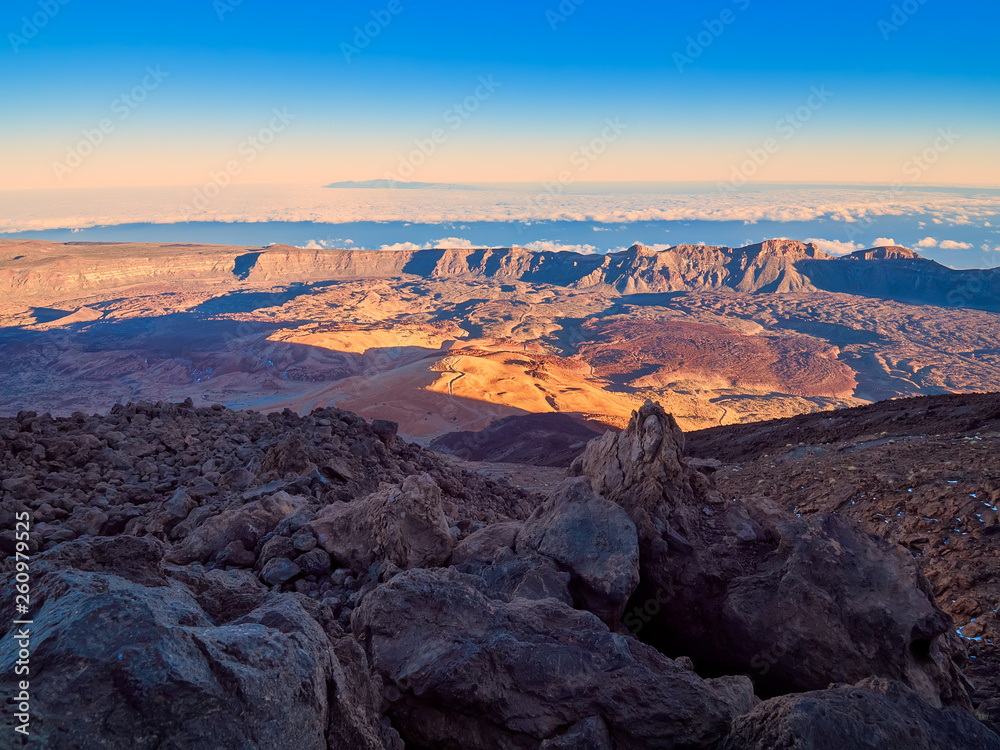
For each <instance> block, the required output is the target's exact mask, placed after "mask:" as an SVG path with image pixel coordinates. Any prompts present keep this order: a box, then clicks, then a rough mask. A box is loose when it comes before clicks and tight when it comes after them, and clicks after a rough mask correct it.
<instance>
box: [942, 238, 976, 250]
mask: <svg viewBox="0 0 1000 750" xmlns="http://www.w3.org/2000/svg"><path fill="white" fill-rule="evenodd" d="M940 248H941V249H942V250H969V249H971V248H972V243H971V242H955V241H954V240H945V241H944V242H942V243H941V245H940Z"/></svg>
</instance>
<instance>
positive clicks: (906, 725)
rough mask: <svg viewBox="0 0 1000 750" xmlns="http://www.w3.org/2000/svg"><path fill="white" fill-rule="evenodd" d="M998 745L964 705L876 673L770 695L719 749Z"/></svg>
mask: <svg viewBox="0 0 1000 750" xmlns="http://www.w3.org/2000/svg"><path fill="white" fill-rule="evenodd" d="M890 747H892V748H908V750H938V748H979V749H980V750H998V749H1000V737H997V735H995V734H994V733H993V732H991V731H989V730H988V729H986V727H984V726H983V725H982V724H980V723H979V722H978V721H976V720H975V719H974V718H973V717H972V715H971V714H970V713H968V712H966V711H962V710H961V709H958V708H954V707H947V708H939V709H938V708H932V707H931V706H928V705H927V704H926V703H925V702H924V701H922V700H921V699H920V698H919V696H917V694H916V693H915V692H914V691H913V690H910V689H909V688H908V687H906V686H905V685H903V684H902V683H900V682H895V681H893V680H886V679H881V678H871V679H868V680H864V681H862V682H860V683H858V684H857V685H837V686H834V687H831V688H830V689H828V690H818V691H814V692H809V693H800V694H798V695H786V696H782V697H780V698H772V699H771V700H769V701H765V702H764V703H762V704H760V705H759V706H757V707H756V708H755V709H754V710H752V711H750V712H749V713H747V714H745V715H743V716H741V717H739V718H738V719H736V721H735V722H734V723H733V733H732V735H730V737H729V738H728V739H727V740H726V741H725V742H724V743H723V745H722V748H723V750H776V749H777V748H781V750H844V748H852V750H854V749H855V748H856V749H857V750H882V748H890Z"/></svg>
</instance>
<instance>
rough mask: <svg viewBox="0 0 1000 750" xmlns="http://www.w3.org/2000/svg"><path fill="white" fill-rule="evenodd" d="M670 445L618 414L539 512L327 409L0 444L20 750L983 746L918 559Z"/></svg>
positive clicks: (518, 491) (648, 426)
mask: <svg viewBox="0 0 1000 750" xmlns="http://www.w3.org/2000/svg"><path fill="white" fill-rule="evenodd" d="M536 438H537V436H536ZM684 443H685V437H684V435H683V433H682V432H681V431H680V429H679V428H678V426H677V423H676V421H675V420H674V419H673V418H672V417H671V416H669V415H668V414H666V413H665V412H664V411H663V409H662V408H660V407H659V406H657V405H654V404H647V405H645V406H643V407H641V408H640V409H639V410H638V411H637V413H635V414H633V415H631V418H630V420H629V422H628V424H627V427H626V429H625V430H624V431H622V432H608V433H606V434H605V435H603V436H601V437H597V438H594V439H593V440H591V441H590V442H589V443H587V444H586V446H585V447H583V450H582V453H581V454H580V455H579V456H578V457H577V458H576V459H575V460H574V461H573V464H572V466H571V468H570V470H569V472H568V474H569V475H570V476H568V478H567V479H566V480H565V481H563V482H561V483H559V484H558V485H557V486H555V487H554V488H552V489H551V490H550V491H547V492H544V493H543V492H538V491H534V490H526V489H522V488H519V487H517V486H515V485H514V484H512V483H510V482H504V481H502V480H494V479H489V478H486V477H485V476H483V475H482V474H480V473H477V472H474V471H470V470H469V469H468V468H466V466H465V465H463V464H462V463H461V462H459V461H457V460H455V459H450V458H446V457H443V456H441V455H440V454H435V453H432V452H430V451H428V450H426V449H424V448H421V447H419V446H417V445H414V444H412V443H407V442H405V441H404V440H403V439H401V438H400V437H399V436H398V435H397V433H396V425H395V424H393V423H390V422H385V421H374V422H371V423H368V422H366V421H364V420H362V419H360V418H358V417H356V416H354V415H353V414H350V413H347V412H344V411H340V410H338V409H336V408H330V407H327V408H322V409H318V410H315V411H313V412H311V413H310V414H309V415H307V416H304V417H303V416H298V415H296V414H295V413H293V412H291V411H287V410H286V411H283V412H275V413H271V414H268V415H264V414H260V413H256V412H237V411H231V410H228V409H226V408H225V407H223V406H221V405H216V406H212V407H202V408H198V407H196V406H195V405H194V404H193V402H191V401H187V402H185V403H163V402H157V403H150V402H140V403H132V404H128V405H126V406H121V405H116V406H115V407H114V408H113V409H112V410H111V411H110V413H108V414H105V415H102V416H87V415H85V414H83V413H77V414H73V415H70V416H68V417H62V418H53V417H51V416H49V415H47V414H43V415H38V414H36V413H33V412H22V413H20V414H18V415H17V416H16V417H12V418H7V419H2V420H0V488H2V496H0V516H2V521H3V523H2V524H0V526H3V528H4V529H6V531H4V532H3V534H2V535H0V544H2V545H3V552H4V553H5V554H6V555H8V557H7V559H6V560H5V561H4V562H3V564H2V568H0V570H2V574H0V586H2V588H0V608H2V610H3V611H4V612H12V611H14V609H13V607H14V601H15V596H16V589H15V581H16V580H17V579H16V563H15V560H14V559H13V557H11V556H10V555H11V553H12V552H15V551H16V548H17V547H16V545H17V541H18V540H17V537H16V535H15V533H14V528H15V526H14V523H15V519H16V518H17V516H18V514H23V513H28V514H30V516H31V517H32V519H33V521H32V522H33V527H32V532H31V535H30V541H29V543H28V547H29V552H30V556H31V560H30V579H31V607H30V615H31V618H32V620H33V624H32V634H31V639H32V640H31V645H32V650H31V706H30V709H31V732H32V739H31V742H30V745H29V744H27V743H26V744H24V745H23V746H32V747H35V746H37V747H50V748H60V749H61V748H67V749H70V750H72V749H74V748H88V749H89V748H98V747H99V748H150V749H152V748H166V747H170V748H203V747H218V748H241V749H242V748H254V747H259V748H286V747H287V748H317V749H319V748H337V749H340V748H394V749H399V748H404V747H405V748H428V749H429V748H444V749H446V750H447V749H449V748H454V749H457V748H498V747H503V748H539V749H541V748H545V749H547V750H554V749H556V748H594V749H597V750H604V749H609V750H610V749H611V748H628V749H631V748H728V749H731V750H738V749H741V748H779V747H780V748H803V749H805V748H830V749H831V750H832V749H833V748H838V749H839V748H848V747H852V748H853V747H859V748H864V747H870V748H882V747H910V748H941V747H949V748H1000V737H998V736H997V735H996V734H994V733H993V732H992V731H991V730H990V729H989V728H987V726H986V725H984V724H983V723H981V722H980V721H978V720H977V718H976V716H975V714H974V713H973V711H974V710H976V709H977V702H978V705H979V706H980V707H981V705H982V696H977V695H976V693H975V691H974V690H973V688H972V687H971V686H970V683H969V682H968V679H967V677H966V675H965V673H964V672H965V671H966V670H969V669H970V667H971V668H975V665H972V664H970V661H974V660H970V659H969V654H968V653H967V645H968V641H967V640H963V638H961V637H960V636H959V634H958V633H956V624H955V622H953V620H952V617H951V616H949V614H948V613H947V612H945V611H944V610H943V609H942V608H941V607H940V606H939V605H938V604H937V602H936V601H935V597H934V590H933V587H932V584H931V583H929V582H928V580H927V579H926V578H925V577H924V575H923V573H922V572H921V565H922V563H921V561H919V560H918V559H916V558H915V557H914V556H913V554H911V553H910V552H908V551H907V550H906V549H904V548H903V547H901V546H899V545H897V544H893V543H892V542H890V541H887V540H886V539H881V538H879V537H878V536H877V535H873V534H871V533H867V532H866V531H865V530H864V529H862V528H860V524H859V523H858V522H857V521H856V520H854V519H853V518H850V517H848V516H847V515H846V514H844V513H838V512H829V511H827V510H824V509H821V508H816V509H815V510H801V509H800V510H799V511H797V512H796V511H792V510H789V509H788V508H786V507H783V505H782V503H781V502H780V500H781V498H777V497H775V498H773V499H766V498H765V497H764V496H763V493H760V492H756V491H755V492H753V493H749V494H743V493H736V494H734V493H733V492H732V491H730V487H729V486H728V485H726V484H725V482H721V481H720V483H719V484H718V486H717V485H716V482H715V480H714V479H713V476H712V473H711V472H712V470H714V469H718V468H719V465H720V464H719V463H718V462H716V461H712V460H708V459H705V458H694V457H690V456H688V455H687V453H686V452H685V448H684ZM581 447H582V446H581ZM725 458H726V459H727V460H728V456H727V457H725ZM741 460H742V459H741ZM715 475H716V476H719V472H718V471H716V472H715ZM720 479H721V477H720ZM11 636H12V633H10V632H8V633H6V635H5V637H4V639H3V641H2V642H0V674H2V675H3V677H2V683H3V684H2V690H3V692H4V694H5V695H13V694H14V693H13V692H12V691H13V690H14V688H15V687H16V686H15V683H14V680H15V677H14V672H13V669H12V667H13V666H14V662H15V661H16V659H17V658H18V651H17V645H16V642H15V641H14V640H13V638H12V637H11ZM973 655H975V654H973ZM986 718H987V719H988V718H989V717H986ZM15 722H16V719H15V717H14V715H13V714H12V713H10V712H5V713H4V716H3V724H4V725H3V726H2V727H0V732H2V734H3V736H4V737H5V738H11V737H16V735H15V734H14V733H13V731H12V728H13V726H14V725H15ZM5 741H6V740H5ZM11 746H17V745H16V744H13V745H11Z"/></svg>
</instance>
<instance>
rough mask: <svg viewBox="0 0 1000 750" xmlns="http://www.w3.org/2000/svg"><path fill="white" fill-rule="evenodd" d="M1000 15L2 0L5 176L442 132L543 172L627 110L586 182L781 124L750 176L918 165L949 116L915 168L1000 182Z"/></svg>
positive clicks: (691, 157) (341, 145) (357, 149)
mask: <svg viewBox="0 0 1000 750" xmlns="http://www.w3.org/2000/svg"><path fill="white" fill-rule="evenodd" d="M52 7H57V8H58V12H57V13H55V14H52V12H51V8H52ZM894 7H895V8H898V9H899V11H898V12H896V11H895V10H894ZM46 8H50V9H49V10H48V11H47V10H45V9H46ZM391 8H395V9H396V10H398V11H399V12H398V13H395V14H393V13H392V12H391V10H390V9H391ZM907 9H908V10H911V11H913V12H912V13H909V14H907V13H906V10H907ZM567 10H569V11H571V12H569V13H566V12H565V11H567ZM373 12H374V13H375V15H376V16H377V17H380V18H382V19H385V18H390V19H391V20H390V21H389V23H388V24H385V23H384V22H383V23H379V22H378V20H376V18H373V15H372V13H373ZM220 15H221V16H222V17H221V18H220ZM25 18H27V19H28V21H29V24H28V26H27V27H25V23H24V19H25ZM32 18H34V19H36V20H44V21H45V22H44V25H41V26H40V28H37V29H35V28H34V23H33V21H32ZM727 21H728V22H727ZM900 21H902V23H900ZM880 22H883V23H882V24H881V25H880ZM366 24H368V26H369V30H377V34H376V35H374V36H373V37H372V38H371V39H370V40H368V43H367V44H366V46H364V47H363V48H361V45H360V44H359V45H355V41H360V42H364V41H365V40H364V39H360V40H356V37H357V34H356V31H355V29H356V27H362V28H363V27H365V25H366ZM553 25H554V26H555V28H553ZM33 30H34V31H36V33H34V34H33V35H32V34H31V32H32V31H33ZM998 30H1000V4H998V3H996V2H951V3H946V2H943V0H926V2H924V3H920V2H919V0H911V2H909V3H898V2H891V1H890V2H880V1H879V0H866V1H865V2H862V1H861V0H846V1H843V2H837V3H799V2H796V3H791V2H764V0H735V1H734V0H718V1H717V2H700V3H672V2H648V3H629V2H620V1H619V2H611V1H610V0H585V2H583V3H581V4H579V5H578V6H575V5H574V4H573V3H572V2H564V3H562V4H561V5H560V3H559V2H555V1H553V2H537V3H535V2H518V3H511V2H490V1H486V2H478V3H467V2H463V3H458V2H440V1H439V2H426V1H424V2H409V1H408V0H398V3H397V4H394V3H391V2H382V1H376V2H356V3H341V2H335V1H333V0H331V1H328V2H285V3H280V4H279V3H274V2H264V0H243V1H242V2H240V3H238V4H236V3H235V2H234V0H218V2H213V0H170V1H169V2H167V1H166V0H151V1H150V2H142V3H139V2H134V1H133V2H123V1H121V0H104V1H102V2H93V1H89V0H68V2H66V4H65V5H61V4H59V2H58V0H42V2H41V3H40V2H39V1H38V0H34V1H33V2H32V1H28V0H6V2H5V3H4V4H3V6H2V8H0V33H2V34H3V38H2V39H0V96H2V101H3V102H4V107H3V109H4V114H3V117H2V118H0V136H2V138H0V143H2V146H0V164H2V166H0V188H2V189H12V188H18V187H39V188H44V187H89V186H99V185H133V184H136V185H139V184H142V185H157V184H200V183H202V182H204V175H205V174H206V173H207V172H209V171H212V170H218V169H219V168H220V167H221V166H222V165H225V164H227V163H228V162H230V161H233V160H236V161H237V162H238V163H239V165H240V170H239V174H237V175H234V179H235V180H237V181H243V182H328V181H334V180H346V179H370V178H380V177H384V176H385V175H386V174H387V173H389V172H392V171H396V170H398V169H399V167H400V166H401V165H402V164H403V163H405V162H406V160H407V159H408V158H409V156H408V155H409V154H410V153H411V152H412V151H413V149H414V148H416V147H417V146H416V144H417V142H418V141H421V142H424V143H425V144H426V143H427V139H428V138H433V134H434V132H435V131H436V130H443V131H444V134H443V136H442V137H441V138H440V143H435V144H433V153H432V154H431V155H430V156H429V157H428V158H427V159H424V160H420V159H418V161H421V163H420V164H419V165H418V168H415V169H414V170H413V179H417V180H425V181H476V182H485V181H502V180H512V181H518V180H545V179H548V178H549V177H550V176H552V175H556V174H558V173H559V171H560V170H561V169H563V168H564V167H566V165H568V164H572V159H573V155H574V154H575V153H577V150H578V149H579V148H580V147H581V146H585V145H587V144H589V143H591V142H592V141H593V139H595V138H601V137H606V136H607V126H606V125H605V122H606V121H607V120H608V119H609V118H610V119H611V120H612V121H615V120H617V121H618V122H620V123H622V124H623V125H624V126H625V128H624V130H623V131H622V132H621V133H620V135H619V136H618V137H616V138H615V139H614V141H613V142H606V143H605V145H606V147H607V148H606V153H604V154H602V155H601V157H600V158H599V159H594V160H593V161H592V163H591V164H589V165H588V171H587V174H586V175H585V179H594V180H707V181H714V180H719V179H727V178H728V177H729V176H730V174H731V171H732V168H733V166H734V165H738V164H740V162H741V160H745V159H746V158H747V153H748V150H749V151H754V150H757V149H760V148H762V147H764V145H765V144H766V143H767V141H768V139H771V138H774V139H776V140H778V141H779V143H780V149H778V150H776V152H775V153H774V154H772V155H770V156H769V157H768V159H767V163H766V164H764V165H762V166H761V167H760V168H759V169H757V170H754V171H755V174H754V175H753V178H754V179H760V180H765V181H808V182H825V181H834V182H851V183H858V182H881V183H889V182H892V181H894V180H897V179H899V180H904V181H906V180H909V177H907V176H906V175H905V174H904V170H905V165H906V164H907V162H908V161H909V160H910V159H911V158H912V157H913V156H914V155H916V154H920V153H922V152H924V150H925V149H928V148H933V147H934V143H935V139H936V137H937V133H938V131H939V129H946V130H947V129H948V128H951V129H952V132H954V133H957V134H959V136H960V137H959V138H958V140H957V141H956V142H955V143H954V144H952V145H949V148H948V149H947V153H944V152H941V153H940V154H939V158H936V159H935V162H934V165H933V167H932V168H929V169H927V170H926V171H924V172H922V173H921V175H920V181H921V182H922V183H924V184H947V183H977V184H997V183H998V182H1000V177H998V176H997V175H1000V127H998V123H1000V57H998V55H997V51H996V49H997V48H996V35H997V32H998ZM720 32H721V33H720ZM699 34H700V35H701V38H700V41H699V39H698V37H699ZM29 37H30V38H29ZM691 40H694V43H695V46H694V47H692V46H691ZM345 44H349V45H352V46H356V49H355V50H351V49H347V50H346V52H345V48H344V46H343V45H345ZM677 55H683V56H684V58H679V57H678V56H677ZM348 58H350V59H348ZM157 66H159V70H161V71H162V72H164V73H166V74H167V75H166V77H165V78H164V79H163V80H162V81H158V82H157V81H156V80H155V79H151V78H150V77H149V74H148V73H147V72H146V70H147V68H150V69H153V70H156V69H157ZM481 77H484V78H486V79H487V80H492V81H494V82H496V83H498V84H499V85H498V86H497V87H496V88H495V89H492V90H491V89H487V88H483V87H482V85H481V84H480V83H479V81H480V78H481ZM144 82H145V85H146V86H147V87H148V91H146V92H141V93H144V94H145V100H144V101H142V102H131V100H127V101H126V102H125V103H124V104H123V100H121V99H120V98H119V97H121V95H122V94H127V93H128V92H130V91H132V90H133V89H134V88H135V87H136V86H140V87H141V86H143V85H144ZM151 83H152V84H155V87H153V86H150V84H151ZM814 87H818V88H819V90H822V91H828V92H830V93H831V94H832V95H831V96H830V97H829V98H828V99H826V100H825V101H822V102H820V101H819V100H818V99H816V98H815V97H813V98H812V99H810V96H811V95H812V94H811V92H812V90H813V88H814ZM824 87H825V88H824ZM477 95H478V98H477ZM469 97H472V99H469ZM463 102H469V103H471V104H474V105H475V107H476V111H475V112H469V111H464V110H454V109H453V107H455V106H456V105H458V106H459V107H462V105H463ZM133 104H134V107H133V106H132V105H133ZM810 105H812V106H811V107H810ZM123 107H124V108H123ZM803 107H805V109H802V108H803ZM275 109H277V110H278V111H287V112H288V113H289V114H290V115H291V116H292V119H291V121H290V122H288V123H287V124H283V125H281V130H280V132H276V133H275V134H274V140H273V143H269V144H267V146H266V148H260V149H257V148H256V147H253V149H251V150H252V151H253V153H254V154H255V156H254V159H253V160H252V163H251V160H249V159H248V157H247V154H248V153H250V151H248V150H247V149H246V147H245V146H244V144H245V139H247V138H248V137H250V136H253V135H254V134H259V132H260V131H261V129H265V128H268V127H271V126H272V125H275V124H276V122H275V120H274V114H273V112H274V110H275ZM797 109H798V111H799V113H800V114H808V118H807V119H806V120H804V121H801V122H799V121H796V122H794V123H793V124H794V125H795V127H794V128H793V129H792V130H791V131H790V130H788V121H787V120H786V121H785V129H784V130H782V128H781V126H780V124H779V123H780V121H781V120H782V118H783V117H786V116H787V115H789V114H791V115H793V117H794V116H795V113H796V110H797ZM126 110H127V112H128V115H127V117H122V115H123V113H124V112H125V111H126ZM449 113H451V116H450V117H449ZM462 115H468V117H467V118H466V117H464V116H462ZM102 120H110V121H111V122H110V125H109V127H108V130H109V132H108V133H106V134H105V137H104V138H102V140H101V143H100V144H99V145H97V146H96V148H94V150H93V153H91V154H88V155H87V156H86V158H85V159H82V160H81V164H80V166H78V167H73V168H72V169H71V170H69V171H66V170H63V174H62V179H61V180H60V179H58V177H59V174H58V171H59V170H56V169H55V168H54V166H53V165H54V163H68V160H69V155H68V154H69V150H71V149H76V147H77V146H78V145H79V142H80V140H81V138H83V137H84V134H85V133H86V132H88V131H90V132H92V131H93V129H94V128H95V127H98V128H99V127H100V123H101V121H102ZM459 122H460V124H456V123H459ZM106 124H107V123H106ZM277 124H281V123H280V122H279V123H277ZM799 126H801V127H799ZM786 131H787V132H792V135H789V136H788V137H786V136H785V135H784V133H785V132H786ZM432 142H433V141H432ZM241 146H244V148H243V149H242V150H241ZM602 148H603V147H602ZM84 150H86V147H84ZM411 161H412V160H411Z"/></svg>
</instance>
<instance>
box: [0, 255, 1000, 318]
mask: <svg viewBox="0 0 1000 750" xmlns="http://www.w3.org/2000/svg"><path fill="white" fill-rule="evenodd" d="M405 276H416V277H420V278H425V279H433V280H449V279H455V280H470V281H471V280H482V281H495V282H501V283H502V282H514V281H520V282H524V283H529V284H546V285H552V286H560V287H568V288H574V289H595V290H600V291H605V292H608V293H611V294H623V295H631V294H648V293H665V292H690V291H705V290H731V291H734V292H743V293H747V294H756V293H784V292H803V291H816V290H824V291H833V292H844V293H849V294H861V295H864V296H871V297H882V298H885V299H896V300H899V301H905V302H911V303H919V304H933V305H948V306H967V307H978V308H983V309H991V310H992V309H998V308H1000V293H998V292H997V291H996V287H997V285H996V284H995V283H993V282H994V281H996V280H1000V270H989V271H955V270H953V269H950V268H947V267H945V266H942V265H940V264H938V263H935V262H934V261H930V260H927V259H925V258H922V257H920V256H919V255H918V254H917V253H915V252H913V251H912V250H909V249H907V248H903V247H879V248H872V249H868V250H860V251H858V252H856V253H852V254H851V255H849V256H846V257H844V258H837V257H834V256H832V255H828V254H827V253H824V252H823V251H821V250H819V249H818V248H816V246H815V245H812V244H808V243H803V242H797V241H794V240H783V239H778V240H767V241H765V242H762V243H758V244H756V245H748V246H746V247H741V248H730V247H720V246H712V245H676V246H674V247H671V248H669V249H667V250H653V249H651V248H648V247H645V246H643V245H638V244H637V245H633V246H632V247H630V248H629V249H628V250H624V251H621V252H617V253H608V254H604V255H597V254H591V255H583V254H579V253H569V252H567V253H553V252H547V253H546V252H533V251H530V250H526V249H524V248H519V247H513V248H435V249H428V250H403V251H382V250H339V249H318V250H317V249H305V248H298V247H292V246H289V245H272V246H270V247H266V248H246V247H229V246H211V245H153V244H115V245H91V244H88V245H86V246H80V245H74V244H73V243H66V244H58V243H48V242H23V243H12V242H6V243H0V293H2V294H6V295H13V296H17V297H32V296H35V295H40V294H43V293H44V294H46V295H49V296H51V294H52V292H53V291H55V292H61V293H66V294H72V293H75V292H78V291H85V292H93V291H100V290H110V289H117V288H124V287H128V286H133V285H138V284H148V283H157V282H166V281H187V280H195V281H202V282H209V283H213V284H223V285H225V284H233V285H234V286H235V285H237V284H239V283H240V282H246V283H248V284H256V285H262V284H287V283H293V282H309V281H329V280H347V279H366V278H397V277H405Z"/></svg>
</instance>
